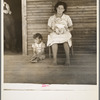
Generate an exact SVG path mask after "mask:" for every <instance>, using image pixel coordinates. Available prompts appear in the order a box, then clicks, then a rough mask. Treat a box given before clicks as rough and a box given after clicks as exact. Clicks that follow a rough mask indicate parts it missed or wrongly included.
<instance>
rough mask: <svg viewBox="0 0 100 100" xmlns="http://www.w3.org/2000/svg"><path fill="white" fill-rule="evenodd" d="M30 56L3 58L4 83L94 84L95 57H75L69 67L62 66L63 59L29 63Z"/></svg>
mask: <svg viewBox="0 0 100 100" xmlns="http://www.w3.org/2000/svg"><path fill="white" fill-rule="evenodd" d="M30 58H31V57H30V56H22V55H16V56H15V55H10V56H9V55H6V56H5V57H4V62H5V63H4V83H34V84H35V83H37V84H96V82H97V79H96V76H97V73H96V72H97V71H96V69H97V68H96V55H95V54H90V55H75V56H73V57H71V65H70V66H69V67H68V66H64V63H65V62H64V61H65V58H58V65H57V66H55V65H53V63H52V60H53V59H48V58H46V59H45V60H43V61H40V62H39V63H30V62H29V59H30Z"/></svg>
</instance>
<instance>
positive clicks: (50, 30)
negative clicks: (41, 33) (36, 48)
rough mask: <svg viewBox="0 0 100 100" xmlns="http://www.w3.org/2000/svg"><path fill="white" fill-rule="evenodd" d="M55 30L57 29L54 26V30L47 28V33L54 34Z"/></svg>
mask: <svg viewBox="0 0 100 100" xmlns="http://www.w3.org/2000/svg"><path fill="white" fill-rule="evenodd" d="M56 28H57V27H56V26H55V27H54V29H52V28H51V27H49V26H48V32H49V33H52V32H56Z"/></svg>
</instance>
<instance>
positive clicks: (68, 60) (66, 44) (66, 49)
mask: <svg viewBox="0 0 100 100" xmlns="http://www.w3.org/2000/svg"><path fill="white" fill-rule="evenodd" d="M64 49H65V54H66V62H65V64H66V65H69V64H70V55H69V45H68V43H67V42H65V43H64Z"/></svg>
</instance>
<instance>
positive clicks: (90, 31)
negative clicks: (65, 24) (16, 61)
mask: <svg viewBox="0 0 100 100" xmlns="http://www.w3.org/2000/svg"><path fill="white" fill-rule="evenodd" d="M56 1H57V0H56ZM63 1H65V2H67V3H68V5H69V6H68V9H67V13H66V14H68V15H69V16H70V17H71V18H72V21H73V24H74V30H73V32H72V36H73V47H74V52H75V53H78V54H87V53H96V1H95V0H80V1H79V0H77V1H74V0H69V1H67V0H63ZM55 3H56V2H53V0H27V2H26V12H27V16H26V17H27V40H28V43H27V49H28V54H30V53H32V48H31V45H32V43H33V34H35V33H37V32H39V33H41V34H42V35H43V38H44V42H45V43H46V41H47V35H48V32H47V22H48V18H49V17H50V16H51V15H53V13H54V11H53V7H54V4H55ZM59 53H62V48H60V51H59Z"/></svg>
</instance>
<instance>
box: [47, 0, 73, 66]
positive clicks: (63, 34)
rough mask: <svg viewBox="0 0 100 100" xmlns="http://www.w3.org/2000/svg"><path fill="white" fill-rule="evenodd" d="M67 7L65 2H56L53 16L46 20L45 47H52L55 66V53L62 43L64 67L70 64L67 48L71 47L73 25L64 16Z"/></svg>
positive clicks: (66, 16)
mask: <svg viewBox="0 0 100 100" xmlns="http://www.w3.org/2000/svg"><path fill="white" fill-rule="evenodd" d="M66 9H67V5H66V3H65V2H61V1H60V2H57V4H56V5H55V12H56V13H55V14H54V15H53V16H51V17H50V18H49V20H48V32H49V33H50V34H49V35H48V41H47V46H52V51H53V63H54V64H55V65H57V51H58V44H60V43H63V45H64V49H65V53H66V61H65V65H69V64H70V56H69V47H71V46H72V41H71V38H72V35H71V31H72V30H73V23H72V20H71V18H70V17H69V16H68V15H66V14H64V13H65V12H66Z"/></svg>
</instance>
